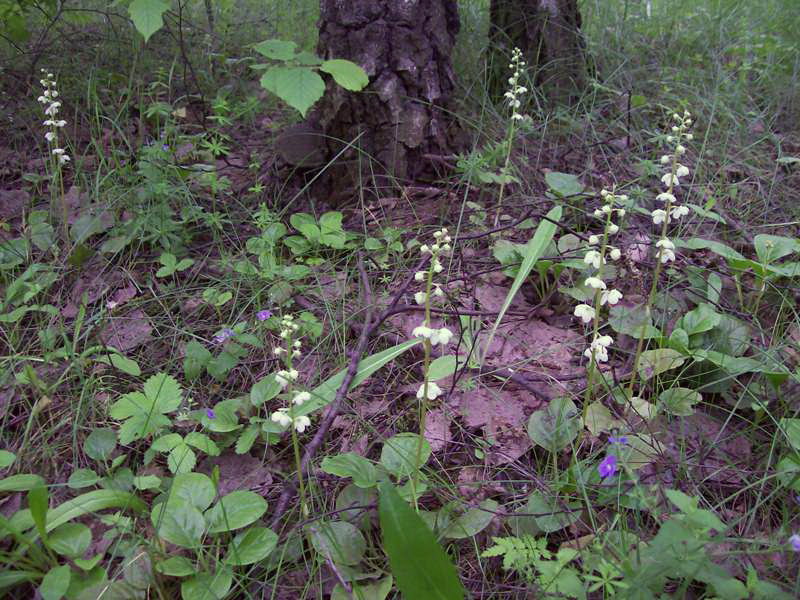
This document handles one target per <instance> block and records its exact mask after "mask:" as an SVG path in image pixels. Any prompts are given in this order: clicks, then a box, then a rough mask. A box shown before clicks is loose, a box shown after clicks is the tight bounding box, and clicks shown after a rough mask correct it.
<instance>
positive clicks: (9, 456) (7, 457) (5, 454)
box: [0, 450, 17, 469]
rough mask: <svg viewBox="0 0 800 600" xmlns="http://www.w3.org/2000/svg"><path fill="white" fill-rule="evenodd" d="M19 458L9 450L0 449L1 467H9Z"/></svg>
mask: <svg viewBox="0 0 800 600" xmlns="http://www.w3.org/2000/svg"><path fill="white" fill-rule="evenodd" d="M15 460H17V455H16V454H14V453H13V452H9V451H8V450H0V469H7V468H8V467H10V466H11V465H13V464H14V461H15Z"/></svg>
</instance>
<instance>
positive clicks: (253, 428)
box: [235, 423, 261, 454]
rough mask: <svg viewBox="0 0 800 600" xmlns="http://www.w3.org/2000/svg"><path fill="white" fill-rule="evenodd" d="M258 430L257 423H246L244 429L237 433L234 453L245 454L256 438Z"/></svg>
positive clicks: (259, 429)
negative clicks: (237, 437)
mask: <svg viewBox="0 0 800 600" xmlns="http://www.w3.org/2000/svg"><path fill="white" fill-rule="evenodd" d="M259 431H261V428H260V427H259V426H258V424H257V423H255V424H252V425H248V426H247V427H246V428H245V429H244V431H242V433H241V434H239V439H237V440H236V448H235V451H236V454H247V453H248V452H250V448H252V447H253V444H254V443H255V441H256V438H258V433H259Z"/></svg>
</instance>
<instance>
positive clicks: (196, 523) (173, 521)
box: [150, 499, 206, 548]
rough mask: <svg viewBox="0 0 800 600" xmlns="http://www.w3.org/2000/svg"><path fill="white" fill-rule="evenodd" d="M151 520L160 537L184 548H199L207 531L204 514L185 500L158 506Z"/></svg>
mask: <svg viewBox="0 0 800 600" xmlns="http://www.w3.org/2000/svg"><path fill="white" fill-rule="evenodd" d="M150 520H151V522H152V523H153V527H155V529H156V534H157V535H158V536H159V537H161V538H163V539H165V540H167V541H168V542H169V543H170V544H175V545H176V546H180V547H182V548H196V547H197V546H199V545H200V543H201V540H202V539H203V534H204V533H205V529H206V521H205V519H204V518H203V514H202V513H201V512H200V511H199V510H197V509H196V508H195V507H194V506H192V505H190V504H188V503H186V502H185V501H184V500H172V499H170V500H169V501H168V502H164V503H162V504H156V505H155V506H153V509H152V511H151V512H150Z"/></svg>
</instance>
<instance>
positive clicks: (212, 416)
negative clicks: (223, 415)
mask: <svg viewBox="0 0 800 600" xmlns="http://www.w3.org/2000/svg"><path fill="white" fill-rule="evenodd" d="M206 416H207V417H208V418H209V419H216V418H217V415H216V414H214V411H213V410H211V409H210V408H207V409H206Z"/></svg>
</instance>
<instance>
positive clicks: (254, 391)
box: [250, 373, 282, 407]
mask: <svg viewBox="0 0 800 600" xmlns="http://www.w3.org/2000/svg"><path fill="white" fill-rule="evenodd" d="M281 389H282V388H281V386H280V384H279V383H278V382H277V380H276V379H275V374H274V373H272V374H270V375H267V376H266V377H262V378H261V379H259V380H258V381H257V382H256V383H255V385H253V387H252V388H251V389H250V403H251V404H252V405H253V406H256V407H259V406H262V405H263V404H264V403H265V402H267V401H269V400H272V399H273V398H274V397H275V396H277V395H278V394H280V393H281Z"/></svg>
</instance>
